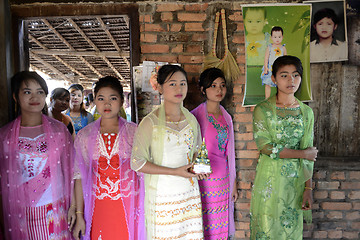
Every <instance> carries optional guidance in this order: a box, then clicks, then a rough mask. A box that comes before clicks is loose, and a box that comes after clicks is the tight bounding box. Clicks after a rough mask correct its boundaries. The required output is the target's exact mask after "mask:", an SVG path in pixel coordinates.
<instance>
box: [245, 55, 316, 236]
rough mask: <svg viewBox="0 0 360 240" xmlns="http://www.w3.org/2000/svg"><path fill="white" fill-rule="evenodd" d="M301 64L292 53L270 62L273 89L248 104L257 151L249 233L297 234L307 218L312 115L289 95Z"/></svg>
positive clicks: (296, 83) (312, 156) (313, 157)
mask: <svg viewBox="0 0 360 240" xmlns="http://www.w3.org/2000/svg"><path fill="white" fill-rule="evenodd" d="M302 73H303V68H302V65H301V61H300V60H299V59H298V58H297V57H293V56H282V57H279V58H278V59H276V61H275V62H274V64H273V76H272V80H273V81H274V83H275V84H276V85H277V94H276V95H275V96H273V97H271V98H269V99H267V100H265V101H263V102H261V103H259V104H258V105H257V106H256V107H255V110H254V121H253V124H254V138H255V141H256V144H257V147H258V150H259V151H260V157H259V160H258V165H257V168H256V177H255V181H254V185H253V189H252V197H251V207H250V217H251V222H250V230H251V239H262V240H265V239H269V240H270V239H271V240H273V239H274V240H275V239H276V240H281V239H286V240H300V239H303V237H302V234H303V219H304V218H305V219H306V220H311V206H312V180H311V177H312V172H313V167H314V161H315V160H316V156H317V149H316V148H315V147H313V126H314V115H313V112H312V110H311V108H310V107H308V106H307V105H305V104H303V103H302V102H300V101H299V100H298V99H296V98H295V96H294V94H295V92H296V91H297V90H298V88H299V85H300V83H301V77H302Z"/></svg>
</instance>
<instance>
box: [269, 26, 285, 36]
mask: <svg viewBox="0 0 360 240" xmlns="http://www.w3.org/2000/svg"><path fill="white" fill-rule="evenodd" d="M273 32H281V34H282V35H284V30H283V29H282V27H279V26H275V27H273V28H272V29H271V36H272V34H273Z"/></svg>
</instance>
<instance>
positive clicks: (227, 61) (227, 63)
mask: <svg viewBox="0 0 360 240" xmlns="http://www.w3.org/2000/svg"><path fill="white" fill-rule="evenodd" d="M219 18H220V12H217V13H216V17H215V26H214V38H213V46H212V51H211V52H210V53H209V54H208V55H207V56H206V57H205V61H204V65H203V70H205V69H208V68H213V67H215V68H219V69H221V70H222V71H223V73H224V75H225V78H226V80H228V81H235V80H236V79H237V78H238V77H239V76H240V74H241V72H240V69H239V66H238V64H237V62H236V60H235V59H234V57H233V55H232V54H231V52H230V51H229V46H228V41H227V35H226V20H225V10H224V9H221V21H222V28H223V38H224V45H225V53H224V57H223V58H222V59H219V58H218V57H217V56H216V37H217V31H218V28H219Z"/></svg>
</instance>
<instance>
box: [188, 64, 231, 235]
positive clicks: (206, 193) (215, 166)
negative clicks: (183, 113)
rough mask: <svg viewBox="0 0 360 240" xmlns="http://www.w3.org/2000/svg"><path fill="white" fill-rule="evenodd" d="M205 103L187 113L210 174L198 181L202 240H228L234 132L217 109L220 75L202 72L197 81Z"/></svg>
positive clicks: (223, 88)
mask: <svg viewBox="0 0 360 240" xmlns="http://www.w3.org/2000/svg"><path fill="white" fill-rule="evenodd" d="M199 84H200V88H201V92H202V94H203V95H204V96H205V97H206V101H205V102H204V103H202V104H201V105H199V106H198V107H197V108H195V109H194V110H193V111H192V112H191V113H192V114H194V115H195V117H196V119H197V120H198V122H199V124H200V128H201V135H202V136H203V138H205V143H206V146H207V149H208V154H209V159H210V164H211V168H212V173H211V174H210V176H209V177H208V178H207V179H204V180H201V181H199V186H200V192H201V202H202V212H203V221H204V237H205V239H211V240H212V239H228V237H229V236H232V235H234V233H235V226H234V202H235V201H236V199H237V197H238V194H237V188H236V169H235V150H234V128H233V123H232V119H231V116H230V115H229V113H228V112H227V111H226V110H225V109H224V108H223V107H222V106H221V105H220V102H221V101H222V100H223V99H224V97H225V95H226V84H225V77H224V74H223V72H222V71H221V70H220V69H217V68H210V69H207V70H205V71H204V72H203V73H202V74H201V75H200V80H199Z"/></svg>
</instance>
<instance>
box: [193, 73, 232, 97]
mask: <svg viewBox="0 0 360 240" xmlns="http://www.w3.org/2000/svg"><path fill="white" fill-rule="evenodd" d="M217 78H222V79H224V81H226V80H225V76H224V73H223V72H222V71H221V70H220V69H218V68H208V69H206V70H205V71H203V72H202V73H201V74H200V78H199V86H200V88H201V87H202V88H203V89H202V94H203V95H205V96H206V89H208V88H209V87H211V84H212V83H213V82H214V81H215V80H216V79H217Z"/></svg>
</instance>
